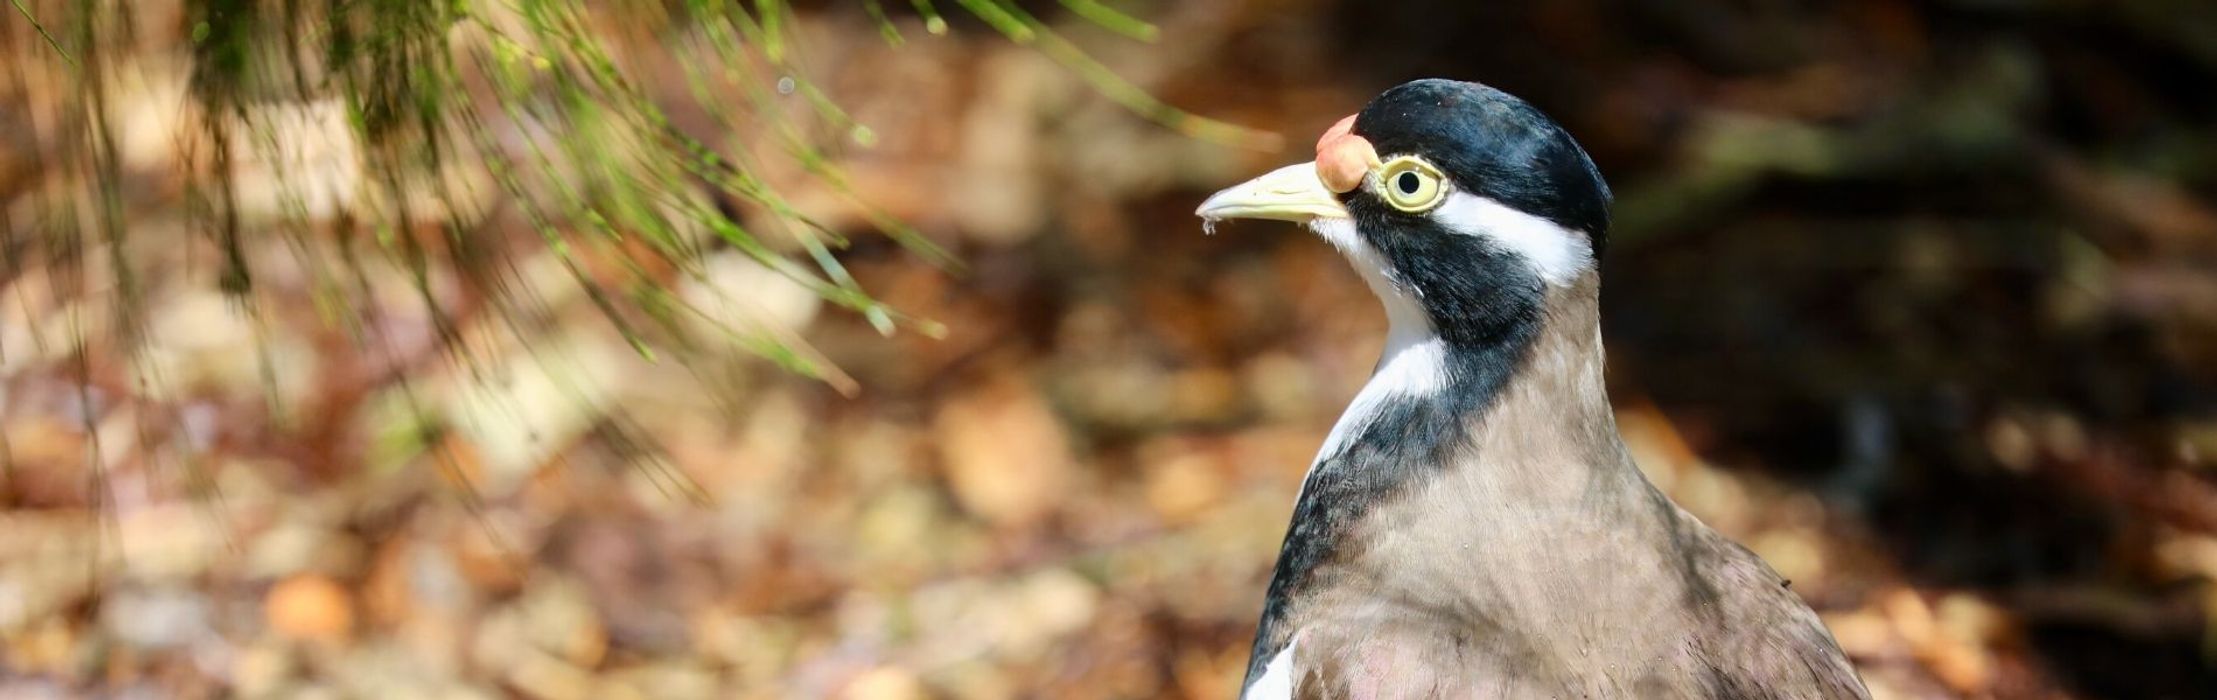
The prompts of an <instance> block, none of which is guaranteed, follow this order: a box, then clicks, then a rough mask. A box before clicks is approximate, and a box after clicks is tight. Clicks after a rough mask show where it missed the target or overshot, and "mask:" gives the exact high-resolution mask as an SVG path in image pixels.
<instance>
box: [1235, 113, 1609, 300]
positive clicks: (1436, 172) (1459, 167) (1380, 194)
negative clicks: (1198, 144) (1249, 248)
mask: <svg viewBox="0 0 2217 700" xmlns="http://www.w3.org/2000/svg"><path fill="white" fill-rule="evenodd" d="M1316 150H1317V154H1316V155H1317V157H1316V160H1315V161H1313V162H1310V163H1302V164H1298V165H1292V166H1287V167H1284V168H1280V169H1278V170H1276V171H1273V172H1271V173H1269V174H1267V175H1263V176H1262V177H1258V178H1255V179H1254V180H1250V181H1248V182H1245V183H1242V184H1240V185H1237V186H1234V187H1232V188H1230V189H1227V190H1224V191H1222V192H1218V193H1216V194H1215V195H1214V196H1211V197H1209V198H1208V200H1207V201H1206V202H1203V203H1202V204H1201V208H1200V209H1199V210H1198V211H1197V212H1195V213H1196V214H1198V215H1200V216H1201V217H1202V218H1204V219H1207V220H1209V221H1212V222H1213V221H1215V220H1220V219H1276V220H1282V221H1293V222H1299V223H1304V224H1307V225H1308V227H1309V228H1310V229H1312V230H1314V231H1316V232H1317V233H1318V234H1319V235H1321V236H1323V237H1324V238H1326V239H1327V240H1330V241H1331V242H1332V243H1333V244H1334V245H1335V246H1337V247H1338V248H1339V249H1340V251H1341V252H1342V253H1344V254H1345V255H1346V256H1347V257H1348V259H1349V260H1350V261H1351V262H1352V263H1354V265H1355V268H1356V270H1357V271H1358V272H1360V273H1362V275H1363V277H1364V279H1365V280H1366V281H1367V282H1369V283H1370V286H1371V288H1372V290H1373V291H1375V292H1376V293H1377V294H1378V296H1379V297H1380V299H1381V300H1383V301H1384V302H1385V304H1386V310H1387V313H1388V316H1389V318H1390V319H1391V321H1392V323H1393V326H1394V331H1393V332H1394V333H1395V334H1397V335H1398V334H1405V333H1422V334H1424V335H1434V334H1436V335H1437V336H1438V337H1440V338H1442V339H1444V340H1447V341H1448V342H1450V343H1453V344H1461V343H1477V344H1489V343H1491V342H1495V341H1497V340H1498V339H1499V338H1501V337H1502V335H1503V334H1504V333H1508V332H1511V331H1513V330H1515V329H1516V328H1520V327H1524V326H1528V325H1529V324H1531V323H1534V322H1536V321H1537V320H1538V319H1537V318H1536V315H1537V314H1539V313H1540V308H1541V305H1542V304H1543V303H1544V301H1545V299H1546V298H1547V296H1548V295H1549V294H1550V293H1552V291H1554V290H1561V289H1570V288H1574V287H1575V288H1580V289H1585V290H1592V289H1594V288H1595V286H1594V285H1591V284H1581V282H1583V281H1587V280H1588V278H1589V277H1590V276H1591V275H1593V274H1594V273H1595V268H1596V259H1597V256H1598V255H1599V253H1600V252H1601V249H1602V247H1603V244H1604V242H1605V241H1606V236H1607V233H1608V228H1609V186H1608V185H1607V184H1606V183H1604V182H1603V181H1602V179H1601V174H1600V172H1599V171H1598V170H1596V169H1595V168H1594V165H1593V161H1592V160H1591V159H1589V158H1588V157H1587V156H1586V152H1585V150H1584V149H1582V148H1579V146H1578V142H1577V141H1574V140H1572V139H1571V137H1570V135H1569V134H1567V133H1565V132H1564V131H1563V129H1562V127H1560V126H1557V125H1556V124H1555V122H1554V121H1553V120H1550V119H1548V118H1547V116H1546V115H1544V114H1541V113H1540V111H1539V110H1537V109H1534V108H1533V107H1532V106H1531V105H1529V104H1526V103H1525V102H1524V101H1523V100H1520V99H1517V98H1516V97H1514V96H1512V95H1509V94H1508V93H1505V92H1502V91H1500V90H1496V89H1493V88H1490V87H1486V86H1484V85H1479V84H1476V83H1465V82H1457V81H1452V80H1419V81H1415V82H1411V83H1407V84H1403V85H1401V86H1399V87H1395V88H1393V89H1391V90H1387V91H1386V92H1385V94H1382V95H1379V96H1378V97H1377V98H1376V99H1373V100H1371V101H1370V104H1368V105H1366V106H1364V107H1363V110H1362V112H1360V113H1358V114H1355V115H1353V116H1350V117H1347V118H1346V119H1343V120H1340V122H1339V123H1338V124H1336V125H1334V126H1333V127H1332V128H1331V129H1330V130H1329V131H1327V132H1325V134H1324V137H1323V138H1322V139H1320V140H1318V142H1317V147H1316Z"/></svg>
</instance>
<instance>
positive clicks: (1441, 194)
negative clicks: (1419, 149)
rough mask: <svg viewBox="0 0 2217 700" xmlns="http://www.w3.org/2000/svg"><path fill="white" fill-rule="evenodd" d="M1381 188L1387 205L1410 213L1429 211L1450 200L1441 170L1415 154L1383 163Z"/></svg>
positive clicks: (1379, 174) (1379, 183) (1379, 173)
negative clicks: (1443, 183)
mask: <svg viewBox="0 0 2217 700" xmlns="http://www.w3.org/2000/svg"><path fill="white" fill-rule="evenodd" d="M1378 190H1379V192H1378V194H1379V196H1380V197H1383V198H1384V199H1385V200H1386V203H1387V204H1391V205H1393V208H1395V209H1399V210H1401V211H1405V212H1411V213H1415V212H1424V211H1430V210H1431V209H1432V207H1436V206H1439V205H1440V202H1443V201H1446V200H1447V188H1446V187H1445V186H1443V185H1442V184H1441V178H1440V171H1439V169H1437V168H1434V167H1432V165H1431V164H1430V163H1426V162H1424V161H1422V160H1419V159H1417V158H1416V157H1415V156H1401V157H1399V158H1395V159H1393V160H1390V161H1387V162H1386V164H1385V165H1383V166H1380V167H1379V168H1378Z"/></svg>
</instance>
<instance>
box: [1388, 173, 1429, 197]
mask: <svg viewBox="0 0 2217 700" xmlns="http://www.w3.org/2000/svg"><path fill="white" fill-rule="evenodd" d="M1420 184H1423V183H1421V182H1419V181H1418V180H1417V179H1416V173H1402V174H1401V177H1398V178H1394V180H1393V185H1394V186H1395V187H1399V188H1401V193H1402V194H1416V188H1417V185H1420Z"/></svg>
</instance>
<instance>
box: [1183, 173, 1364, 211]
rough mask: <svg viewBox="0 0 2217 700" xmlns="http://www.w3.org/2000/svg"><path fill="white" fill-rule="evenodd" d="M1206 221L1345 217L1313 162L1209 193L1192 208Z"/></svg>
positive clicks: (1337, 200) (1342, 208)
mask: <svg viewBox="0 0 2217 700" xmlns="http://www.w3.org/2000/svg"><path fill="white" fill-rule="evenodd" d="M1193 214H1194V215H1195V216H1199V217H1201V218H1202V219H1205V220H1207V221H1211V222H1214V221H1217V220H1220V219H1276V220H1278V221H1292V222H1295V223H1308V222H1311V221H1315V220H1317V219H1345V218H1347V207H1344V206H1340V203H1339V198H1338V197H1335V196H1333V195H1332V191H1331V190H1330V189H1329V188H1326V187H1325V186H1324V180H1322V179H1320V178H1319V177H1318V176H1317V171H1316V164H1315V163H1301V164H1298V165H1288V166H1286V167H1283V168H1279V169H1277V170H1272V171H1270V173H1269V174H1266V175H1263V176H1262V177H1258V178H1255V179H1253V180H1248V181H1246V182H1242V183H1240V184H1238V185H1234V186H1232V187H1230V188H1228V189H1226V190H1224V191H1222V192H1218V193H1216V194H1213V195H1210V196H1209V198H1208V200H1207V201H1204V202H1201V208H1200V209H1196V210H1194V211H1193Z"/></svg>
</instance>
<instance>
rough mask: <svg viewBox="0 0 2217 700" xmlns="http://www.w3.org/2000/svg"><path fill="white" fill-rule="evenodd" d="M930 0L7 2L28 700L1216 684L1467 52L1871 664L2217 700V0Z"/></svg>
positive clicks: (7, 441) (1688, 400) (1664, 483)
mask: <svg viewBox="0 0 2217 700" xmlns="http://www.w3.org/2000/svg"><path fill="white" fill-rule="evenodd" d="M941 5H942V6H941V7H937V8H933V7H932V6H931V3H884V4H882V5H881V4H880V3H876V2H853V3H848V2H797V3H790V4H788V3H783V2H775V1H774V0H773V1H766V2H753V3H719V2H710V1H707V0H700V1H698V2H674V1H673V2H661V3H656V2H621V3H609V4H600V3H592V4H590V5H589V6H588V5H587V4H583V3H577V2H562V1H559V0H517V1H516V2H508V3H491V2H485V3H478V2H460V3H416V2H408V1H406V0H360V1H357V2H344V3H334V2H323V1H318V0H271V1H269V2H252V1H240V0H231V1H217V0H207V1H201V0H195V1H193V2H184V3H179V2H174V1H172V0H145V1H138V2H101V1H99V0H86V1H84V2H69V3H64V2H58V1H47V2H18V3H15V4H14V7H12V8H9V9H8V10H7V12H6V14H5V15H4V16H5V19H4V20H0V42H5V43H4V44H0V49H4V52H5V53H4V56H5V62H6V63H5V65H4V66H0V230H4V231H5V239H4V241H0V255H4V257H0V371H4V378H0V509H4V510H0V697H8V698H14V697H25V698H45V697H86V696H99V697H149V698H151V697H217V696H224V697H229V696H244V697H439V698H447V697H452V698H477V697H484V698H492V697H531V698H604V697H605V698H625V697H635V698H684V697H704V698H705V697H718V698H721V697H750V698H783V697H794V698H801V697H852V698H870V699H884V700H893V699H902V698H937V697H947V698H1003V697H1056V698H1060V697H1074V698H1095V697H1097V698H1142V697H1190V698H1218V697H1229V696H1230V695H1231V694H1233V693H1234V692H1236V688H1237V684H1238V681H1239V678H1240V675H1241V673H1242V672H1243V671H1244V668H1245V663H1246V660H1247V650H1248V644H1249V641H1250V635H1251V633H1252V630H1253V624H1254V621H1255V619H1256V617H1257V614H1258V612H1259V610H1260V606H1261V599H1262V591H1263V586H1264V584H1265V582H1266V581H1267V576H1268V573H1269V567H1270V565H1271V562H1272V558H1273V557H1274V556H1275V554H1276V552H1277V544H1278V541H1279V538H1280V537H1281V536H1282V533H1283V532H1284V527H1285V524H1286V520H1287V518H1288V516H1289V514H1290V511H1291V506H1292V501H1293V496H1294V492H1295V490H1296V488H1297V487H1298V484H1299V479H1300V477H1301V474H1302V472H1303V469H1304V468H1305V466H1306V465H1307V464H1308V462H1309V460H1310V459H1311V457H1312V456H1313V454H1314V451H1315V450H1316V448H1317V446H1318V445H1319V444H1320V442H1321V441H1322V438H1323V435H1324V433H1325V432H1326V430H1327V429H1328V428H1329V427H1330V425H1331V423H1332V421H1333V419H1334V418H1336V417H1337V415H1338V413H1339V411H1340V409H1341V408H1342V407H1343V406H1344V404H1345V402H1346V401H1347V399H1348V398H1349V397H1351V396H1352V395H1353V394H1354V392H1355V390H1356V389H1357V388H1359V387H1360V386H1361V384H1362V382H1363V381H1364V379H1365V378H1366V376H1367V374H1368V372H1369V368H1370V365H1371V363H1372V362H1373V361H1374V360H1375V357H1376V353H1377V351H1378V348H1379V347H1380V344H1381V342H1382V337H1381V336H1382V332H1383V329H1384V321H1383V319H1382V318H1381V316H1380V313H1379V311H1378V309H1377V308H1376V304H1375V302H1374V301H1373V300H1372V298H1371V297H1370V296H1369V294H1368V292H1367V291H1366V290H1365V289H1364V287H1363V286H1362V284H1361V283H1360V281H1359V280H1358V279H1357V278H1356V277H1355V275H1354V274H1353V273H1352V272H1351V271H1350V270H1349V269H1348V267H1347V265H1346V264H1345V263H1344V262H1343V261H1342V260H1341V259H1340V258H1339V257H1338V256H1337V255H1336V254H1335V253H1334V252H1333V251H1332V250H1331V249H1330V248H1329V247H1328V246H1327V245H1325V244H1323V243H1322V242H1320V241H1318V240H1315V239H1313V238H1312V237H1310V236H1308V235H1306V234H1303V233H1301V232H1299V231H1297V230H1295V229H1293V228H1292V227H1290V226H1281V225H1271V224H1240V225H1228V226H1225V227H1224V228H1223V230H1221V231H1220V232H1219V233H1217V234H1216V235H1214V236H1208V235H1203V233H1202V231H1201V226H1200V223H1199V222H1198V221H1196V220H1194V219H1193V218H1192V216H1191V212H1192V210H1193V208H1194V207H1195V206H1196V204H1197V202H1198V201H1199V199H1200V198H1201V197H1203V196H1205V195H1206V194H1207V193H1209V192H1212V191H1214V190H1215V189H1218V188H1220V187H1223V186H1227V185H1230V184H1232V183H1235V182H1238V181H1240V180H1242V179H1245V178H1247V177H1250V176H1252V175H1254V174H1257V173H1260V172H1263V171H1265V170H1266V169H1269V168H1272V167H1275V166H1277V165H1281V164H1285V163H1290V162H1297V161H1300V160H1306V159H1307V158H1309V144H1310V143H1311V141H1312V140H1313V138H1314V136H1315V135H1317V134H1319V133H1321V131H1322V130H1323V129H1324V128H1325V127H1326V126H1328V125H1330V124H1331V123H1332V122H1333V121H1335V120H1337V119H1338V118H1339V117H1341V116H1344V115H1346V114H1348V113H1351V112H1353V111H1355V110H1357V109H1358V108H1359V107H1360V106H1361V105H1362V104H1363V103H1364V102H1365V101H1367V100H1368V99H1369V98H1370V97H1371V96H1372V95H1374V94H1376V93H1378V92H1380V91H1382V90H1384V89H1385V88H1387V87H1390V86H1392V85H1395V84H1398V83H1400V82H1402V81H1405V80H1409V79H1413V78H1418V77H1434V76H1438V77H1453V78H1461V79H1468V80H1477V81H1482V82H1486V83H1489V84H1492V85H1494V86H1497V87H1500V88H1502V89H1505V90H1508V91H1510V92H1512V93H1515V94H1518V95H1520V96H1522V97H1524V98H1526V99H1527V100H1529V101H1531V102H1533V103H1534V104H1536V105H1538V106H1539V107H1540V108H1541V109H1542V110H1544V111H1546V112H1548V113H1549V114H1550V115H1552V116H1553V117H1554V118H1555V119H1557V120H1558V121H1560V122H1561V123H1563V124H1564V125H1565V126H1566V127H1567V128H1568V129H1569V130H1570V131H1571V132H1572V133H1573V134H1574V135H1576V136H1577V137H1578V138H1579V139H1580V140H1581V141H1582V142H1583V144H1584V145H1585V146H1586V148H1587V149H1588V150H1589V151H1591V153H1592V155H1593V157H1594V159H1595V160H1596V161H1597V162H1598V163H1599V164H1600V166H1601V168H1602V170H1603V172H1604V173H1605V174H1606V175H1607V176H1608V178H1609V180H1610V181H1611V183H1612V184H1613V185H1614V187H1615V188H1616V192H1617V208H1616V226H1615V229H1614V230H1613V232H1612V244H1611V246H1610V248H1609V251H1608V252H1609V257H1608V259H1607V260H1606V261H1605V264H1604V279H1605V280H1606V283H1605V292H1604V298H1603V304H1604V311H1605V318H1604V322H1603V332H1604V335H1605V337H1606V339H1607V342H1608V347H1609V349H1610V351H1611V352H1610V355H1609V357H1610V363H1609V366H1610V379H1611V390H1612V395H1613V399H1614V401H1615V404H1616V406H1617V410H1618V417H1619V420H1620V422H1621V425H1622V428H1623V430H1624V433H1625V437H1626V438H1627V440H1628V442H1629V443H1630V444H1631V446H1632V449H1633V451H1634V453H1635V454H1636V455H1637V456H1638V458H1639V460H1640V462H1641V466H1642V467H1643V469H1645V470H1646V471H1647V472H1648V473H1649V475H1650V477H1651V478H1652V479H1653V480H1654V481H1655V482H1656V483H1657V484H1658V485H1659V486H1661V487H1662V488H1663V489H1664V490H1665V491H1667V492H1668V493H1670V494H1671V496H1672V497H1673V498H1675V499H1676V500H1678V502H1680V503H1681V504H1683V505H1684V506H1686V507H1687V508H1688V509H1689V510H1691V511H1693V512H1694V513H1695V514H1697V515H1699V516H1700V517H1701V518H1703V519H1704V520H1705V521H1707V522H1708V523H1709V524H1711V525H1713V526H1715V527H1717V528H1718V529H1720V530H1722V531H1723V532H1725V533H1726V534H1728V535H1730V536H1732V537H1734V538H1735V539H1738V540H1739V541H1741V542H1744V543H1746V544H1747V545H1748V546H1750V547H1751V548H1752V549H1754V550H1755V551H1756V552H1758V553H1759V554H1761V555H1762V556H1763V557H1764V558H1766V559H1767V560H1768V561H1769V562H1770V563H1771V564H1772V565H1773V566H1774V567H1775V568H1777V569H1778V570H1779V571H1780V572H1781V573H1782V574H1784V575H1785V576H1786V577H1788V578H1790V579H1791V580H1792V581H1793V586H1794V589H1795V590H1796V591H1798V592H1800V593H1801V594H1802V595H1804V596H1805V597H1806V598H1807V599H1808V600H1809V602H1810V603H1811V604H1812V605H1813V606H1815V607H1816V608H1817V610H1818V611H1819V612H1820V613H1821V614H1822V615H1823V617H1824V618H1825V620H1826V621H1827V622H1828V623H1829V625H1830V626H1831V628H1832V630H1833V632H1834V633H1835V634H1836V635H1837V637H1838V638H1839V641H1840V643H1841V644H1842V646H1843V647H1845V648H1846V650H1847V651H1848V653H1849V654H1850V655H1851V656H1852V657H1853V659H1854V661H1855V663H1856V664H1857V666H1858V667H1859V668H1860V669H1861V670H1862V672H1863V674H1864V678H1865V680H1866V681H1867V682H1868V683H1869V685H1870V687H1871V690H1872V691H1873V692H1874V694H1876V695H1878V696H1879V697H1888V698H1950V697H1970V698H1984V697H1995V698H2048V697H2080V698H2187V697H2213V696H2217V471H2213V469H2217V90H2213V89H2211V86H2213V85H2217V4H2211V3H2205V2H2186V1H2177V0H2138V1H2120V2H2080V1H2073V0H2046V1H2041V0H2020V1H2001V0H1948V1H1936V2H1910V1H1908V0H1871V1H1867V2H1851V3H1826V2H1752V1H1750V2H1656V1H1653V0H1622V1H1612V0H1556V1H1554V2H1546V3H1458V2H1394V3H1368V2H1330V1H1326V0H1283V1H1271V0H1249V1H1237V0H1211V1H1188V2H1152V1H1144V0H1132V1H1125V2H1118V1H1106V2H1105V4H1103V3H1102V2H1094V1H1092V0H1071V1H1069V2H1062V3H1046V2H1024V3H1010V2H1001V1H999V0H969V1H965V2H957V3H942V4H941ZM942 13H943V14H942ZM1156 100H1159V102H1157V101H1156ZM1234 125H1236V126H1234Z"/></svg>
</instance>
